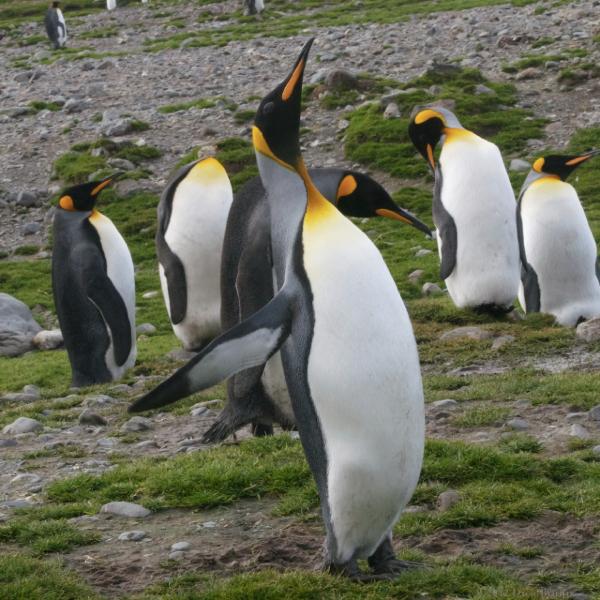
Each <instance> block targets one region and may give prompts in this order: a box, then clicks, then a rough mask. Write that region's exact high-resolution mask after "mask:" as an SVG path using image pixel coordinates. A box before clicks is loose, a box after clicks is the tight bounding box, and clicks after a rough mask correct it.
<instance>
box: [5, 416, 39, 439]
mask: <svg viewBox="0 0 600 600" xmlns="http://www.w3.org/2000/svg"><path fill="white" fill-rule="evenodd" d="M43 428H44V426H43V425H42V424H41V423H40V422H39V421H36V420H35V419H30V418H29V417H19V418H18V419H16V420H15V421H13V422H12V423H11V424H10V425H6V427H4V429H3V430H2V433H4V434H9V435H18V434H19V433H32V432H34V431H41V430H42V429H43Z"/></svg>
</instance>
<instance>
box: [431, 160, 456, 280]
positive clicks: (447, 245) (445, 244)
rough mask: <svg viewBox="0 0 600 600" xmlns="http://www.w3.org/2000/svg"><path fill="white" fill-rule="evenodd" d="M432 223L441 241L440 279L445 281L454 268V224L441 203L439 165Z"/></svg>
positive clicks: (440, 173)
mask: <svg viewBox="0 0 600 600" xmlns="http://www.w3.org/2000/svg"><path fill="white" fill-rule="evenodd" d="M433 222H434V223H435V226H436V229H437V230H438V233H439V236H440V239H441V240H442V253H441V254H442V258H441V265H440V277H441V278H442V279H447V278H448V277H450V275H452V271H454V267H455V266H456V247H457V246H456V244H457V241H456V240H457V234H456V223H455V222H454V219H453V218H452V215H451V214H450V213H449V212H448V211H447V210H446V207H445V206H444V205H443V203H442V171H441V169H440V168H439V165H438V166H437V167H436V170H435V187H434V190H433Z"/></svg>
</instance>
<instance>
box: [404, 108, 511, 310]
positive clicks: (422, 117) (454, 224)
mask: <svg viewBox="0 0 600 600" xmlns="http://www.w3.org/2000/svg"><path fill="white" fill-rule="evenodd" d="M409 136H410V138H411V140H412V141H413V143H414V145H415V146H416V148H417V150H418V151H419V152H420V153H421V155H422V156H423V157H424V158H425V160H426V161H427V163H428V164H429V166H430V168H431V170H432V171H433V173H434V176H435V186H434V192H433V221H434V224H435V227H436V229H437V240H438V251H439V255H440V260H441V269H440V276H441V278H442V279H444V281H445V283H446V287H447V288H448V293H449V294H450V297H451V298H452V300H453V302H454V304H455V305H456V306H458V307H459V308H473V309H476V310H481V311H486V312H491V313H503V312H508V311H509V310H511V308H512V304H513V301H514V300H515V298H516V297H517V293H518V290H519V275H520V273H519V244H518V239H517V225H516V222H515V217H514V215H515V208H516V203H515V196H514V193H513V190H512V187H511V184H510V180H509V178H508V173H507V172H506V168H505V166H504V162H503V160H502V155H501V154H500V150H499V149H498V147H497V146H496V145H495V144H493V143H491V142H489V141H487V140H484V139H483V138H481V137H479V136H478V135H476V134H475V133H473V132H471V131H469V130H467V129H465V128H464V127H463V126H462V125H461V124H460V122H459V120H458V119H457V117H456V115H454V113H452V112H451V111H450V110H448V109H446V108H442V107H437V106H430V107H425V108H423V109H421V110H418V111H417V112H416V114H415V116H414V117H413V119H412V121H411V123H410V125H409ZM439 143H441V146H442V149H441V153H440V156H439V160H438V161H437V162H436V159H435V156H434V150H435V148H436V146H437V144H439Z"/></svg>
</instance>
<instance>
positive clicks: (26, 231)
mask: <svg viewBox="0 0 600 600" xmlns="http://www.w3.org/2000/svg"><path fill="white" fill-rule="evenodd" d="M41 229H42V226H41V225H40V224H39V223H36V222H35V221H32V222H31V223H25V225H23V227H21V233H22V234H23V235H35V234H36V233H39V232H40V230H41Z"/></svg>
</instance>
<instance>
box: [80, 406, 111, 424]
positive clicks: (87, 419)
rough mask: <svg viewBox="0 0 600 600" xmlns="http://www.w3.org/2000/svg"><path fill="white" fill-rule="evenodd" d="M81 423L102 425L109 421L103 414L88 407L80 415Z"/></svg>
mask: <svg viewBox="0 0 600 600" xmlns="http://www.w3.org/2000/svg"><path fill="white" fill-rule="evenodd" d="M79 423H80V424H81V425H98V426H101V427H102V426H104V425H106V424H107V421H106V419H105V418H104V417H103V416H102V415H99V414H97V413H95V412H93V411H92V410H90V409H89V408H86V409H85V410H84V411H83V412H82V413H81V414H80V415H79Z"/></svg>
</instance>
